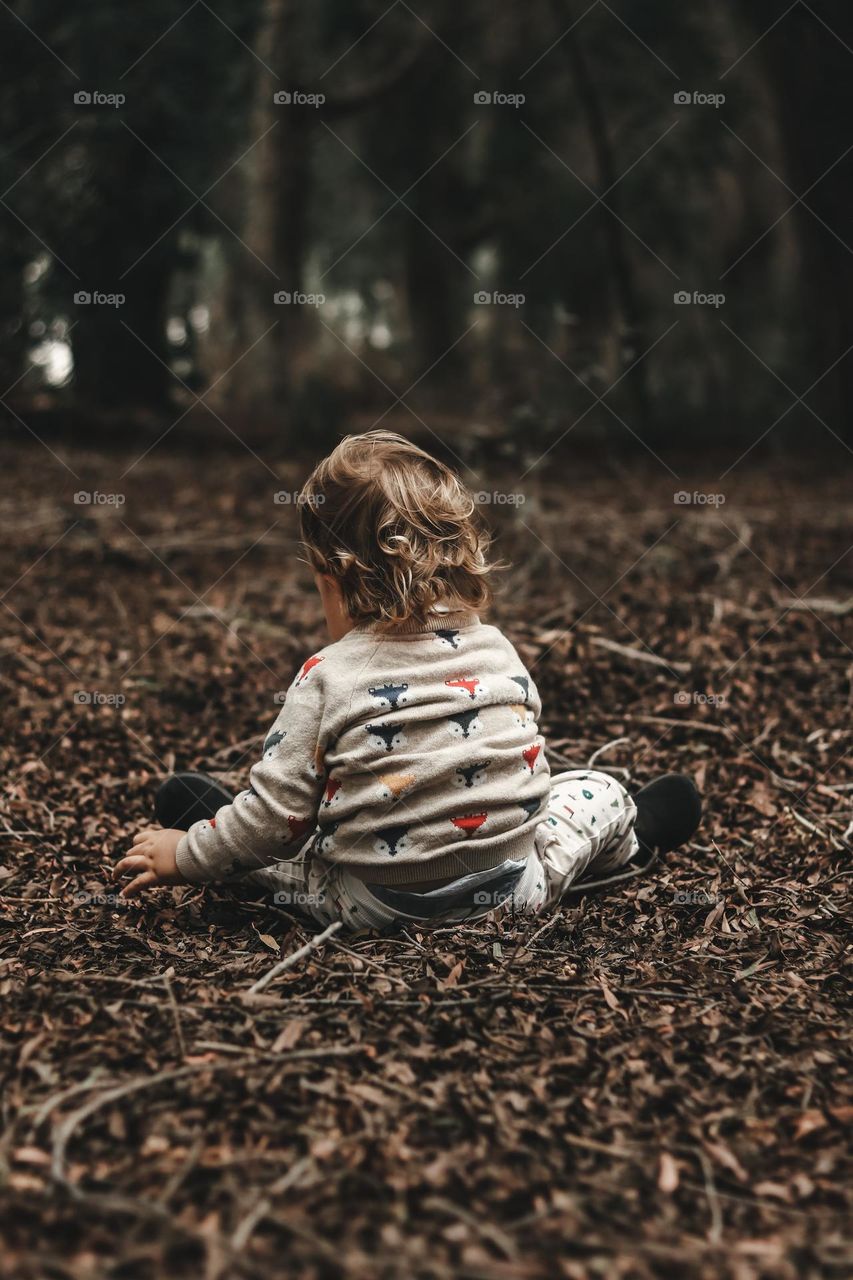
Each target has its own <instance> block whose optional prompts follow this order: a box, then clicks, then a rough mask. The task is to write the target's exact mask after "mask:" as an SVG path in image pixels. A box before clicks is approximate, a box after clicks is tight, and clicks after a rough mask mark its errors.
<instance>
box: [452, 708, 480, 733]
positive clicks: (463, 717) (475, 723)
mask: <svg viewBox="0 0 853 1280" xmlns="http://www.w3.org/2000/svg"><path fill="white" fill-rule="evenodd" d="M447 727H448V729H449V730H450V732H451V733H452V734H453V735H454V736H455V737H457V738H468V737H470V735H471V734H472V733H479V731H480V729H481V728H482V725H481V724H480V721H479V720H478V719H477V712H476V711H462V712H460V713H459V715H458V716H449V717H448V720H447Z"/></svg>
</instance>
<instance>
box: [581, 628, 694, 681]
mask: <svg viewBox="0 0 853 1280" xmlns="http://www.w3.org/2000/svg"><path fill="white" fill-rule="evenodd" d="M590 644H594V645H597V646H598V648H599V649H607V650H608V651H609V652H610V653H618V654H619V656H620V657H622V658H630V660H631V661H632V662H646V663H648V664H649V666H651V667H663V668H664V670H665V671H672V672H677V673H678V675H681V676H686V675H688V674H689V673H690V672H691V671H692V670H693V663H692V662H668V661H667V660H666V658H659V657H658V655H657V654H656V653H647V652H646V650H645V649H633V648H632V647H631V646H630V645H627V644H619V643H618V641H616V640H608V639H607V637H606V636H591V637H590Z"/></svg>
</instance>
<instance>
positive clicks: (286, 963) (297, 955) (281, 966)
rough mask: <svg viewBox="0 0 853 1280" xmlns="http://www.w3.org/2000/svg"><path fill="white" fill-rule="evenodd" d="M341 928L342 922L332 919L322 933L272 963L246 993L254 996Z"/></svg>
mask: <svg viewBox="0 0 853 1280" xmlns="http://www.w3.org/2000/svg"><path fill="white" fill-rule="evenodd" d="M341 928H343V924H342V922H341V921H340V920H334V921H333V922H332V923H331V924H330V925H329V926H328V928H326V929H324V930H323V932H322V933H317V934H315V935H314V937H313V938H309V940H308V941H307V942H306V943H305V946H304V947H300V948H299V950H298V951H294V952H293V953H292V954H291V955H289V956H285V958H284V959H283V960H279V962H278V964H274V965H273V967H272V968H271V969H270V970H269V972H268V973H265V974H264V975H263V977H262V978H258V980H257V982H253V983H252V985H251V987H249V990H248V992H247V995H250V996H254V995H257V994H258V992H259V991H263V990H265V988H266V987H268V986H269V984H270V983H271V982H273V981H274V980H275V979H276V978H277V977H278V976H279V974H280V973H284V972H285V971H286V970H287V969H291V968H292V967H293V966H294V965H295V964H296V963H297V962H298V961H299V960H302V959H303V958H304V957H305V956H307V955H310V953H311V952H312V951H316V950H317V948H318V947H321V946H322V945H323V943H324V942H325V941H326V939H327V938H331V936H332V934H334V933H337V932H338V930H339V929H341Z"/></svg>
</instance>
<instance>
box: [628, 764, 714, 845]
mask: <svg viewBox="0 0 853 1280" xmlns="http://www.w3.org/2000/svg"><path fill="white" fill-rule="evenodd" d="M634 799H635V802H636V805H637V821H636V824H635V826H634V831H635V832H636V836H637V839H638V840H639V842H640V856H641V858H642V859H643V861H645V860H646V859H647V858H649V857H651V855H652V854H654V853H669V852H670V850H672V849H678V848H679V847H680V846H681V845H683V844H686V843H687V841H688V840H689V839H690V838H691V836H693V835H694V834H695V832H696V828H697V827H698V826H699V823H700V822H701V820H702V797H701V796H700V795H699V792H698V791H697V790H696V786H695V784H694V783H693V781H692V779H690V778H688V777H687V775H686V774H684V773H664V774H661V776H660V777H659V778H655V779H654V780H653V781H652V782H650V783H648V785H647V786H645V787H641V789H640V790H639V791H638V792H637V794H636V796H635V797H634Z"/></svg>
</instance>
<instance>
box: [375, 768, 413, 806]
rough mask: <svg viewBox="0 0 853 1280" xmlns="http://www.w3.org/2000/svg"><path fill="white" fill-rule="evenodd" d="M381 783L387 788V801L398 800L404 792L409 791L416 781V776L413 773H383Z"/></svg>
mask: <svg viewBox="0 0 853 1280" xmlns="http://www.w3.org/2000/svg"><path fill="white" fill-rule="evenodd" d="M379 781H380V782H381V783H382V786H383V787H384V788H385V793H386V799H388V800H396V799H397V797H398V796H401V795H402V794H403V792H404V791H408V789H409V787H410V786H411V785H412V783H413V782H414V781H415V775H414V774H413V773H383V774H382V775H381V777H380V778H379Z"/></svg>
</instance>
